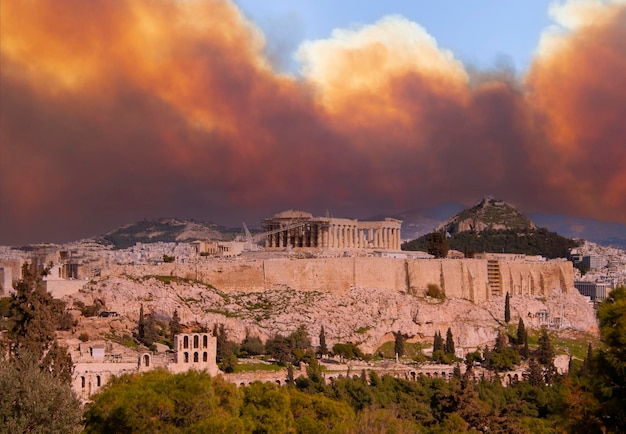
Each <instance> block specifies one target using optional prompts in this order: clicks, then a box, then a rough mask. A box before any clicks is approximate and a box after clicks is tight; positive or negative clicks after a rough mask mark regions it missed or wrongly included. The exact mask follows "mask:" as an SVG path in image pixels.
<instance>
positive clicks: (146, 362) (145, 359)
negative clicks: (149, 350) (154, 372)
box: [143, 354, 150, 368]
mask: <svg viewBox="0 0 626 434" xmlns="http://www.w3.org/2000/svg"><path fill="white" fill-rule="evenodd" d="M143 365H144V366H145V367H146V368H147V367H148V366H150V356H149V355H148V354H144V356H143Z"/></svg>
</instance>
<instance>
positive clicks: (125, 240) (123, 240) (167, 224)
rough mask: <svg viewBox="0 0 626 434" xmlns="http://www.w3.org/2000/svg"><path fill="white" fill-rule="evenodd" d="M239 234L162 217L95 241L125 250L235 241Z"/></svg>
mask: <svg viewBox="0 0 626 434" xmlns="http://www.w3.org/2000/svg"><path fill="white" fill-rule="evenodd" d="M240 232H241V229H233V228H227V227H224V226H220V225H217V224H215V223H204V222H198V221H195V220H178V219H175V218H161V219H152V220H140V221H138V222H135V223H131V224H128V225H124V226H121V227H119V228H116V229H113V230H111V231H109V232H107V233H106V234H104V235H100V236H98V237H96V241H98V242H100V243H102V244H110V245H112V246H113V248H114V249H125V248H128V247H132V246H134V245H135V244H136V243H157V242H166V243H172V242H189V241H195V240H206V239H211V240H219V241H225V240H232V239H234V238H235V236H236V235H238V234H239V233H240Z"/></svg>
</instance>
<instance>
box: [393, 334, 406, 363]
mask: <svg viewBox="0 0 626 434" xmlns="http://www.w3.org/2000/svg"><path fill="white" fill-rule="evenodd" d="M393 335H394V337H395V342H394V345H393V352H394V353H395V354H396V357H402V356H404V336H403V335H402V333H401V332H400V331H399V330H398V331H397V332H396V333H394V334H393Z"/></svg>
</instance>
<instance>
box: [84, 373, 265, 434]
mask: <svg viewBox="0 0 626 434" xmlns="http://www.w3.org/2000/svg"><path fill="white" fill-rule="evenodd" d="M242 404H243V400H242V397H241V394H240V393H239V391H238V390H237V387H236V386H235V385H234V384H232V383H229V382H228V381H226V380H223V379H222V378H221V377H215V378H212V377H211V376H210V375H208V374H207V373H206V372H199V371H195V370H189V371H187V372H185V373H182V374H177V375H174V374H170V373H169V372H167V371H165V370H162V369H157V370H154V371H150V372H146V373H144V374H132V375H124V376H121V377H116V378H113V379H111V381H110V382H109V384H107V387H106V388H105V389H104V390H103V391H102V392H100V393H99V394H97V395H96V396H95V397H94V398H93V403H92V404H90V405H89V406H88V407H87V411H86V412H85V432H87V433H103V434H104V433H111V432H116V433H129V432H142V433H148V432H197V433H200V432H252V429H250V430H245V429H244V426H243V424H244V421H243V420H241V418H240V411H241V408H242ZM252 428H253V429H254V428H255V426H252Z"/></svg>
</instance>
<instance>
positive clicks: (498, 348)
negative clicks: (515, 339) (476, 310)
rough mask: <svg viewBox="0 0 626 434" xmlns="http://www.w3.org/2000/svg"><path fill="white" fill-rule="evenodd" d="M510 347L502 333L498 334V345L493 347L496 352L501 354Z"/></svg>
mask: <svg viewBox="0 0 626 434" xmlns="http://www.w3.org/2000/svg"><path fill="white" fill-rule="evenodd" d="M507 347H508V342H507V338H506V336H505V335H504V334H503V333H502V332H500V331H499V332H498V336H496V344H495V345H494V347H493V350H494V351H495V352H499V351H502V350H504V349H505V348H507Z"/></svg>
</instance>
